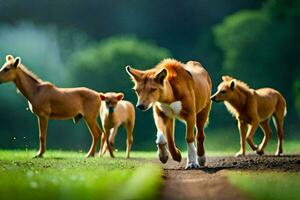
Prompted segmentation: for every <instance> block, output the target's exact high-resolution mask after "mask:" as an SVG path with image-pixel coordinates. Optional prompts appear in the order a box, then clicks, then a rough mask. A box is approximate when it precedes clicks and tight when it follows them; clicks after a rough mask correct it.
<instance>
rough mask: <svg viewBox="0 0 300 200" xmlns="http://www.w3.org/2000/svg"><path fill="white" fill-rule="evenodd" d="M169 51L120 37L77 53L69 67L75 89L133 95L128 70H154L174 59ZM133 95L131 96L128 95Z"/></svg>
mask: <svg viewBox="0 0 300 200" xmlns="http://www.w3.org/2000/svg"><path fill="white" fill-rule="evenodd" d="M170 56H171V54H170V52H169V51H168V50H167V49H164V48H159V47H157V46H155V45H154V44H152V43H150V42H145V41H142V40H139V39H137V38H135V37H132V36H119V37H118V36H116V37H111V38H108V39H105V40H103V41H101V42H99V43H95V44H93V45H92V46H89V47H87V48H85V49H82V50H80V51H77V52H75V53H74V54H73V55H72V56H71V58H70V61H69V63H68V65H69V66H70V69H71V74H72V79H73V82H74V85H84V86H87V87H90V88H93V89H95V90H99V91H125V92H126V93H127V94H132V92H131V90H130V85H132V83H131V80H130V79H129V77H128V75H127V73H126V71H125V66H127V65H131V66H134V67H138V68H141V69H146V68H151V67H153V66H155V65H156V64H157V63H158V62H159V61H160V60H162V59H164V58H168V57H170ZM128 91H130V92H128Z"/></svg>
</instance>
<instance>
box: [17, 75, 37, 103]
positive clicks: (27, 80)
mask: <svg viewBox="0 0 300 200" xmlns="http://www.w3.org/2000/svg"><path fill="white" fill-rule="evenodd" d="M14 83H15V85H16V87H17V88H18V90H19V91H20V92H21V93H22V94H23V95H24V96H25V97H26V99H27V100H28V101H30V102H32V100H33V98H34V96H35V94H36V92H37V90H38V85H39V81H38V80H35V79H34V78H33V77H31V76H30V75H28V74H27V73H26V72H24V71H23V70H22V69H18V71H17V76H16V79H15V80H14Z"/></svg>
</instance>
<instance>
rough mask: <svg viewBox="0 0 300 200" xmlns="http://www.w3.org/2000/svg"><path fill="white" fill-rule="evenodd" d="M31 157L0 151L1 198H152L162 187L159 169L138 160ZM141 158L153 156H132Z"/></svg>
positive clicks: (55, 153)
mask: <svg viewBox="0 0 300 200" xmlns="http://www.w3.org/2000/svg"><path fill="white" fill-rule="evenodd" d="M120 154H121V155H120ZM33 155H34V152H33V151H28V152H25V151H0V158H1V159H0V177H1V179H0V197H1V199H155V198H156V197H157V194H158V192H159V189H160V187H161V173H162V171H161V168H160V167H158V166H156V165H154V164H149V163H148V164H145V163H144V162H142V161H140V159H139V161H138V160H137V159H130V160H125V159H123V158H116V159H110V158H108V157H105V158H98V157H96V158H88V159H85V158H84V154H83V153H74V152H62V151H47V156H46V158H44V159H32V156H33ZM119 155H120V156H123V153H119ZM141 155H143V158H145V157H149V156H151V155H152V156H153V155H154V154H153V153H152V154H149V153H143V152H139V153H132V157H135V158H137V157H140V156H141Z"/></svg>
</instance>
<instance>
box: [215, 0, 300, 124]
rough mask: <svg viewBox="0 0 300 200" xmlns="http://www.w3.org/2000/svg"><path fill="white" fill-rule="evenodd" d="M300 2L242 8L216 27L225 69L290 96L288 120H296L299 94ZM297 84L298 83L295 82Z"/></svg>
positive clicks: (280, 1)
mask: <svg viewBox="0 0 300 200" xmlns="http://www.w3.org/2000/svg"><path fill="white" fill-rule="evenodd" d="M299 20H300V3H299V1H297V0H289V1H283V0H272V1H268V2H267V3H266V4H265V5H264V7H263V8H262V9H261V10H254V11H253V10H252V11H240V12H238V13H236V14H233V15H231V16H229V17H227V18H225V20H224V22H223V23H222V24H219V25H217V26H216V27H215V28H214V34H215V38H216V43H217V45H218V46H219V47H220V48H221V49H222V50H223V52H224V59H223V70H224V73H228V74H231V75H233V76H235V77H236V78H240V79H242V80H244V81H246V82H248V83H249V84H250V86H252V87H254V88H256V87H274V88H276V89H278V90H279V91H280V92H281V93H283V95H284V96H285V97H286V99H287V102H288V104H287V106H288V112H289V115H288V116H289V120H291V121H293V122H296V121H297V119H298V118H297V116H296V112H295V110H296V109H295V106H296V103H295V98H296V96H299V93H300V90H299V88H298V86H297V84H299V83H298V82H299V73H300V68H299V66H300V65H299V63H300V57H299V55H300V43H299V35H300V26H299V25H300V24H299ZM295 85H296V86H295Z"/></svg>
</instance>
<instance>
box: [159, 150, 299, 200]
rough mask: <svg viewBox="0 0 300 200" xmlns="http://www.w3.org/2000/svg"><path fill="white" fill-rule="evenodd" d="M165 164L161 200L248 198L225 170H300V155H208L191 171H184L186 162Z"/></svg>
mask: <svg viewBox="0 0 300 200" xmlns="http://www.w3.org/2000/svg"><path fill="white" fill-rule="evenodd" d="M163 167H164V169H165V170H164V172H165V174H164V180H165V185H164V187H163V189H162V192H161V195H160V199H163V200H166V199H168V200H169V199H170V200H178V199H184V200H189V199H197V200H201V199H205V200H217V199H224V200H240V199H241V200H242V199H248V198H247V197H246V196H245V195H244V194H241V193H240V192H239V191H238V190H237V189H235V188H234V187H233V186H232V185H231V184H230V183H229V182H228V180H227V178H226V176H225V173H226V170H239V171H241V170H248V171H251V170H255V171H257V170H259V171H267V170H269V171H293V172H300V155H294V156H292V155H291V156H282V157H275V156H256V155H253V156H248V157H245V158H234V157H208V158H207V165H206V167H204V168H202V169H200V170H191V171H186V170H184V167H185V161H182V162H181V163H176V162H174V161H168V163H167V164H165V165H163Z"/></svg>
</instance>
